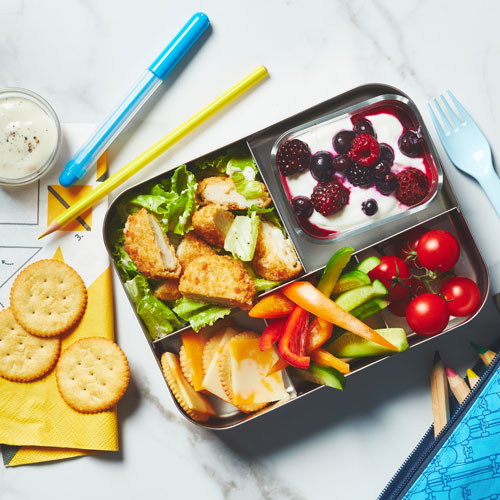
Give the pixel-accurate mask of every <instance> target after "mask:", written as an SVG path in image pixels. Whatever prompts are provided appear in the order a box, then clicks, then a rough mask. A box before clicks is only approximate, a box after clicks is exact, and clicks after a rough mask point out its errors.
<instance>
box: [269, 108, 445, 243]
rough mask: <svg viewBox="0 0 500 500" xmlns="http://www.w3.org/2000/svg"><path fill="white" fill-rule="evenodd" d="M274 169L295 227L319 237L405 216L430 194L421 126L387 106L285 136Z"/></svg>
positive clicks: (431, 174)
mask: <svg viewBox="0 0 500 500" xmlns="http://www.w3.org/2000/svg"><path fill="white" fill-rule="evenodd" d="M276 164H277V167H278V170H279V173H280V177H281V180H282V183H283V186H284V189H285V192H286V193H287V196H288V199H289V201H290V204H291V208H292V210H293V212H294V214H295V216H296V218H297V221H298V223H299V225H300V227H301V228H302V229H303V230H304V232H306V233H307V234H309V235H310V236H313V237H315V238H319V239H330V238H334V237H335V236H336V235H338V234H340V233H345V232H347V231H351V230H353V229H356V228H359V227H361V226H364V225H368V224H372V223H374V222H377V221H380V220H382V219H385V218H388V217H391V216H393V215H396V214H399V213H401V212H404V211H407V210H409V209H410V208H412V207H415V206H417V205H419V204H422V203H424V202H425V201H427V200H428V199H430V197H431V196H432V194H433V191H434V189H435V177H436V174H435V172H436V169H435V166H434V164H433V162H432V158H430V157H429V155H427V154H426V152H425V144H424V140H423V137H422V133H421V130H420V128H419V126H418V125H416V126H415V124H414V122H412V121H411V120H410V119H409V118H408V117H407V116H406V115H405V113H404V112H402V111H400V110H399V109H398V108H396V107H391V106H384V107H379V108H372V109H370V110H368V111H367V112H366V113H358V114H354V115H344V116H342V117H339V118H335V119H333V120H329V121H327V122H323V123H319V124H316V125H313V126H312V127H308V128H306V129H304V130H302V131H300V132H297V133H295V134H293V135H291V136H289V137H288V138H287V139H286V140H285V141H284V142H282V143H281V144H280V146H279V148H278V150H277V153H276Z"/></svg>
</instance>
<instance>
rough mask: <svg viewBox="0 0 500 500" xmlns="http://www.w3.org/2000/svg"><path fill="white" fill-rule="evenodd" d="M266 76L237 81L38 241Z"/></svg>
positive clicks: (256, 72)
mask: <svg viewBox="0 0 500 500" xmlns="http://www.w3.org/2000/svg"><path fill="white" fill-rule="evenodd" d="M266 75H267V69H266V68H265V67H264V66H259V67H258V68H257V69H256V70H254V71H252V72H251V73H250V74H249V75H247V76H246V77H245V78H243V80H241V81H239V82H238V83H237V84H236V85H234V86H233V87H231V88H230V89H229V90H227V91H226V92H224V93H223V94H222V95H221V96H219V97H218V98H217V99H215V100H214V101H212V102H211V103H210V104H208V105H207V106H205V107H204V108H203V109H201V110H200V111H198V113H196V114H195V115H193V116H192V117H191V118H189V119H188V120H186V121H185V122H184V123H183V124H182V125H179V126H178V127H177V128H176V129H174V130H173V131H172V132H170V133H169V134H167V135H166V136H165V137H163V139H160V140H159V141H158V142H157V143H155V144H153V145H152V146H151V147H150V148H149V149H147V150H146V151H144V152H143V153H141V154H140V155H139V156H137V157H136V158H134V159H133V160H132V161H131V162H129V163H127V164H126V165H125V166H124V167H122V168H121V169H120V170H118V172H116V173H115V174H113V175H112V176H111V177H109V178H108V179H106V180H105V181H104V182H103V183H102V184H100V185H99V186H97V187H96V188H94V189H93V190H92V191H91V192H90V194H89V195H88V196H86V197H84V198H82V199H81V200H79V201H77V202H76V203H75V204H74V205H72V206H71V207H69V208H68V209H66V210H65V211H64V212H62V213H61V214H60V215H59V216H58V217H56V218H55V219H54V220H53V221H52V222H51V223H50V225H49V226H48V227H47V229H46V230H45V232H44V233H43V234H41V235H40V236H39V237H38V239H40V238H43V237H44V236H46V235H47V234H50V233H53V232H54V231H57V230H58V229H61V228H62V227H64V226H65V225H66V224H69V223H70V222H71V221H72V220H74V219H76V218H77V217H78V216H79V215H81V214H82V213H83V212H85V210H87V209H88V208H90V207H91V206H92V205H94V204H95V203H97V202H98V201H99V200H101V199H102V198H104V196H106V195H107V194H109V193H110V192H111V191H113V189H115V188H116V187H118V186H119V185H120V184H122V183H123V182H125V181H126V180H127V179H129V178H130V177H132V176H133V175H134V174H135V173H137V172H138V171H139V170H141V169H142V168H144V167H145V166H146V165H148V164H149V163H150V162H152V161H153V160H154V159H155V158H157V157H158V156H160V155H161V154H162V153H164V152H165V151H166V150H167V149H168V148H170V147H171V146H173V145H174V144H175V143H177V142H178V141H179V140H181V139H182V138H183V137H184V136H186V135H187V134H189V132H191V131H193V130H194V129H195V128H196V127H197V126H198V125H200V124H201V123H203V122H204V121H205V120H207V119H208V118H210V117H211V116H212V115H213V114H215V113H217V111H219V110H221V109H222V108H223V107H224V106H225V105H226V104H228V103H229V102H231V101H232V100H233V99H236V97H238V96H239V95H241V94H243V92H245V91H247V90H249V89H250V88H251V87H252V86H253V85H255V84H256V83H257V82H258V81H260V80H262V78H264V77H265V76H266Z"/></svg>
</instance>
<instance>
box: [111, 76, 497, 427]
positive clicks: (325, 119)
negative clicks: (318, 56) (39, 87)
mask: <svg viewBox="0 0 500 500" xmlns="http://www.w3.org/2000/svg"><path fill="white" fill-rule="evenodd" d="M377 106H398V107H401V109H403V110H404V112H405V113H407V114H408V116H409V117H410V118H409V119H410V120H412V121H413V123H414V124H416V125H418V127H419V128H420V130H421V134H422V135H423V138H424V144H425V146H424V148H425V155H426V158H427V160H428V162H431V163H432V166H433V173H432V180H431V189H430V191H429V194H428V196H427V197H426V198H425V199H424V200H423V201H422V203H420V204H419V205H417V206H415V207H413V208H410V209H409V210H407V211H405V212H402V213H399V214H395V215H393V216H391V217H388V218H386V219H384V220H381V221H377V222H376V223H375V224H369V225H365V226H363V227H358V228H355V229H354V230H352V231H346V232H345V233H343V234H340V235H338V237H335V238H328V239H319V238H314V237H311V235H310V234H307V232H306V231H304V229H303V227H301V225H300V224H299V223H298V222H297V219H296V217H295V216H294V214H293V212H292V210H291V208H290V203H289V199H288V197H287V193H286V192H285V190H284V189H283V185H282V183H281V182H280V175H279V173H278V171H277V168H276V151H277V148H278V147H279V144H280V143H281V142H283V141H284V140H285V139H286V138H287V137H291V136H293V134H296V133H300V131H302V130H304V129H306V128H307V127H314V126H317V125H318V124H323V123H329V122H330V121H332V120H333V121H335V119H336V118H337V117H340V116H345V115H349V114H353V113H359V112H360V110H363V109H367V108H368V109H371V108H374V109H377ZM370 107H371V108H370ZM237 142H238V143H239V142H242V143H245V144H246V145H247V146H248V148H249V150H250V152H251V154H252V156H253V157H254V159H255V161H256V164H257V167H258V169H259V171H260V174H261V176H262V179H263V180H264V182H265V183H266V185H267V187H268V190H269V193H270V195H271V197H272V200H273V202H274V205H275V207H276V210H277V212H278V214H279V217H280V218H281V221H282V222H283V224H284V227H285V229H286V231H287V232H288V234H289V236H290V238H291V240H292V242H293V244H294V247H295V250H296V252H297V254H298V256H299V258H300V260H301V262H302V264H303V267H304V272H303V273H302V274H301V275H300V276H299V278H298V279H305V278H307V277H309V276H311V275H314V274H316V273H318V272H320V271H321V270H322V269H323V268H324V266H325V265H326V263H327V261H328V259H329V258H330V257H331V255H332V254H333V253H334V252H335V251H336V250H338V249H339V248H341V247H343V246H345V245H349V246H351V247H353V248H356V249H357V251H356V252H355V253H354V254H353V258H354V259H356V260H358V261H360V260H362V259H363V258H364V257H366V256H368V255H373V254H378V255H383V254H384V253H385V252H386V251H387V250H388V249H389V248H390V246H391V244H393V243H394V242H395V241H396V240H397V239H400V238H402V237H403V236H404V233H405V232H406V231H410V230H412V229H413V228H415V227H416V226H419V225H425V228H427V229H435V228H440V229H447V230H450V231H452V232H453V233H454V234H455V235H456V237H457V239H458V240H459V243H460V246H461V248H462V252H461V256H460V259H459V261H458V263H457V265H456V266H455V268H456V270H457V272H460V273H461V274H462V275H465V276H468V277H469V278H471V279H472V280H474V281H475V282H476V283H477V285H478V286H479V289H480V291H481V307H482V305H483V304H484V301H485V300H486V297H487V294H488V289H489V279H488V273H487V270H486V266H485V263H484V261H483V258H482V257H481V254H480V252H479V250H478V248H477V246H476V244H475V242H474V239H473V237H472V234H471V232H470V230H469V227H468V225H467V222H466V220H465V218H464V216H463V214H462V213H461V210H460V206H459V204H458V202H457V200H456V198H455V195H454V193H453V191H452V189H451V186H450V184H449V182H448V181H447V179H446V175H445V173H444V172H443V169H442V164H441V161H440V159H439V156H438V155H437V152H436V149H435V147H434V145H433V143H432V140H431V138H430V135H429V133H428V130H427V128H426V126H425V124H424V122H423V120H422V117H421V115H420V113H419V111H418V109H417V108H416V106H415V105H414V103H413V102H412V101H411V100H410V99H409V98H408V96H406V95H405V94H404V93H403V92H401V91H399V90H398V89H396V88H393V87H389V86H387V85H382V84H371V85H365V86H362V87H358V88H356V89H353V90H351V91H349V92H346V93H344V94H341V95H339V96H337V97H334V98H332V99H330V100H328V101H325V102H323V103H321V104H318V105H317V106H314V107H312V108H309V109H307V110H305V111H303V112H301V113H299V114H297V115H295V116H292V117H290V118H287V119H285V120H283V121H281V122H279V123H276V124H274V125H271V126H270V127H268V128H266V129H264V130H261V131H259V132H257V133H255V134H252V135H250V136H248V137H245V138H243V139H242V140H241V141H237ZM228 146H230V145H228ZM228 146H226V147H228ZM171 172H172V170H170V171H167V172H164V173H162V174H160V175H157V176H155V177H154V178H152V179H149V180H148V181H144V182H142V183H140V184H137V185H135V186H133V187H131V188H130V189H128V190H127V191H125V192H123V193H121V194H120V196H119V197H118V198H117V199H116V200H115V201H114V202H113V203H112V205H111V206H110V207H109V210H108V213H107V215H106V219H105V222H104V241H105V244H106V247H107V249H108V252H109V253H110V256H112V250H113V249H112V248H111V244H110V232H111V224H110V221H111V219H112V217H113V214H114V213H115V211H116V207H117V205H118V204H119V203H120V201H121V200H123V199H124V197H125V196H128V195H129V194H130V193H131V192H134V191H139V190H140V189H141V187H143V186H144V185H145V184H150V183H151V182H155V181H159V180H160V179H161V178H164V177H168V176H169V175H170V174H171ZM281 286H283V285H281ZM274 290H276V289H274ZM267 293H270V292H267ZM263 295H264V294H263ZM131 305H132V307H133V304H132V302H131ZM134 311H135V308H134ZM478 312H479V311H478ZM478 312H476V314H477V313H478ZM231 316H232V317H233V318H234V320H235V321H236V323H237V324H238V325H241V326H244V327H247V328H252V329H254V330H256V331H262V330H263V329H264V328H265V326H266V322H265V320H259V319H254V318H250V317H249V316H248V314H247V313H246V312H244V311H240V310H235V311H233V312H232V314H231ZM137 318H138V321H139V323H140V324H141V326H142V329H143V332H144V335H145V338H146V339H147V341H148V342H149V343H150V345H151V348H152V351H153V354H154V356H155V358H156V360H157V362H158V364H159V361H160V357H161V355H162V353H163V352H165V351H171V352H175V353H178V352H179V348H180V345H181V339H180V334H181V333H182V332H183V331H185V330H187V329H189V327H186V328H184V329H181V330H178V331H176V332H174V333H172V334H170V335H168V336H166V337H163V338H161V339H159V340H155V341H152V340H151V338H150V336H149V334H148V332H147V330H146V328H145V326H144V325H143V323H142V321H141V320H140V318H139V317H137ZM470 319H472V317H469V318H453V319H452V320H451V321H450V322H449V324H448V326H447V328H446V329H445V330H444V331H443V332H442V333H440V334H439V335H444V334H446V333H447V332H449V331H450V330H452V329H454V328H457V327H458V326H461V325H463V324H464V323H466V322H468V321H470ZM220 321H224V320H220ZM371 324H372V325H373V326H376V327H384V326H389V325H390V326H401V325H402V324H404V326H405V329H406V331H407V334H408V342H409V345H410V349H411V348H413V347H415V346H416V345H418V344H420V343H422V342H427V341H429V340H431V338H429V337H422V336H418V335H416V334H415V333H414V332H411V331H410V330H409V328H408V326H407V325H406V323H405V321H404V319H401V318H397V317H396V316H393V315H391V313H389V312H384V313H383V314H378V315H377V317H376V318H374V319H373V322H372V323H371ZM386 357H387V356H379V357H376V358H361V359H358V360H354V361H352V362H351V372H350V373H349V374H348V375H347V376H349V375H351V374H353V373H355V372H357V371H359V370H361V369H364V368H367V367H369V366H371V365H372V364H375V363H378V362H380V361H382V360H383V359H385V358H386ZM284 382H285V387H286V390H287V393H288V395H289V399H287V400H285V401H281V402H278V403H275V404H271V405H269V406H267V407H265V408H264V409H263V410H261V411H258V412H256V413H253V414H249V415H248V414H245V413H243V412H240V411H239V410H237V409H236V408H234V407H232V406H231V405H229V404H226V403H224V402H222V401H220V402H216V403H215V404H214V408H215V410H216V412H217V416H216V417H214V418H211V419H210V420H209V421H208V422H206V423H202V424H199V423H198V425H202V426H203V427H206V428H210V429H228V428H231V427H234V426H236V425H239V424H241V423H243V422H246V421H248V420H251V419H254V418H258V417H260V416H262V415H264V414H265V413H268V412H269V411H273V410H274V409H276V408H277V407H279V406H283V405H284V404H291V403H292V402H293V401H294V400H296V399H298V398H299V397H303V396H305V395H306V394H309V393H311V392H313V391H315V390H319V389H321V388H322V386H317V385H315V384H312V383H310V382H306V381H304V380H301V379H297V380H295V379H292V378H290V377H288V376H285V377H284ZM214 399H217V398H216V397H215V396H214ZM174 400H175V398H174ZM176 403H177V402H176ZM177 406H178V409H179V411H180V412H181V413H182V414H183V415H184V416H185V417H186V418H187V419H189V420H190V421H191V422H193V423H197V422H194V421H193V420H192V419H191V418H190V417H189V416H188V415H187V414H186V413H185V412H184V411H183V410H182V408H181V407H180V405H179V404H177Z"/></svg>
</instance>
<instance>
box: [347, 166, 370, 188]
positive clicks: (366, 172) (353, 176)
mask: <svg viewBox="0 0 500 500" xmlns="http://www.w3.org/2000/svg"><path fill="white" fill-rule="evenodd" d="M345 175H346V177H347V180H348V181H349V182H350V183H351V184H352V185H353V186H360V187H362V188H369V187H372V186H373V184H375V178H374V177H373V172H372V169H371V168H367V167H361V166H360V165H358V164H357V163H353V164H352V165H350V166H349V167H348V168H347V170H346V173H345Z"/></svg>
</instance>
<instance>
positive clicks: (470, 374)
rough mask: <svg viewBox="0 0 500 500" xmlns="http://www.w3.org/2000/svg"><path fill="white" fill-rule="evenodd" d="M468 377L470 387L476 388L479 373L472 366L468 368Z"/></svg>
mask: <svg viewBox="0 0 500 500" xmlns="http://www.w3.org/2000/svg"><path fill="white" fill-rule="evenodd" d="M467 379H468V381H469V385H470V388H471V389H474V386H475V385H476V384H477V383H478V382H479V375H478V374H477V373H476V372H475V371H474V370H472V369H471V368H467Z"/></svg>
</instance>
